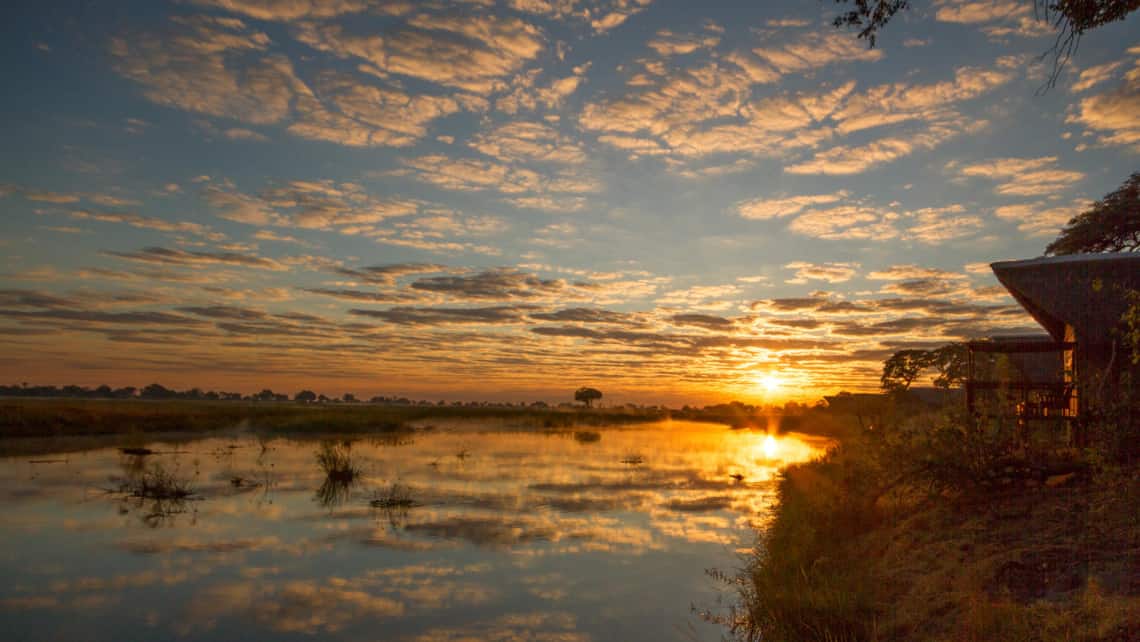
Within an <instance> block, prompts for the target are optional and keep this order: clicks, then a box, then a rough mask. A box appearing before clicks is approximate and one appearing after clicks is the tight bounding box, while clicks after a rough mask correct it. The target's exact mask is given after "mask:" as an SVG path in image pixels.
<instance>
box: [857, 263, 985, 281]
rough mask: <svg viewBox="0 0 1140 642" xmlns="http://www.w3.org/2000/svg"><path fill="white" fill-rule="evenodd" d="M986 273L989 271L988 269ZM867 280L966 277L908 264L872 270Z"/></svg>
mask: <svg viewBox="0 0 1140 642" xmlns="http://www.w3.org/2000/svg"><path fill="white" fill-rule="evenodd" d="M986 271H987V272H988V271H989V268H988V267H987V269H986ZM867 278H868V279H871V280H873V281H907V280H912V279H962V278H965V276H964V275H962V274H960V273H958V272H950V271H948V270H943V269H940V268H931V267H922V266H918V265H914V264H913V263H908V264H901V265H892V266H890V267H888V268H886V269H883V270H872V271H871V272H868V273H867Z"/></svg>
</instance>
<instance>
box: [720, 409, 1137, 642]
mask: <svg viewBox="0 0 1140 642" xmlns="http://www.w3.org/2000/svg"><path fill="white" fill-rule="evenodd" d="M918 421H919V422H920V423H921V422H926V423H927V424H929V426H934V425H936V424H937V422H938V421H939V419H937V418H932V417H925V418H921V419H919V420H918ZM929 432H931V433H934V432H937V430H936V429H935V428H933V427H930V430H929ZM900 434H901V435H904V436H897V435H882V434H876V435H866V436H864V437H852V438H849V439H847V440H845V441H844V442H843V443H842V444H841V445H840V447H838V448H837V449H835V450H833V451H832V452H830V453H829V454H828V455H827V456H825V457H823V458H821V459H820V460H818V461H816V462H812V463H808V464H804V465H799V466H794V467H790V468H789V469H787V470H786V471H785V473H784V475H783V477H782V479H781V481H780V483H779V491H778V492H779V505H778V508H777V509H776V512H775V515H774V517H773V518H772V520H771V522H770V523H769V524H768V526H767V528H766V530H765V531H764V533H763V535H762V537H761V538H760V540H759V541H758V543H757V547H756V549H755V552H754V553H753V554H752V556H751V557H750V559H749V561H748V565H747V568H746V569H744V571H743V572H742V573H741V574H740V575H738V576H734V577H728V578H724V579H726V581H728V582H730V583H731V584H732V585H733V586H735V587H736V589H737V590H738V591H739V593H740V595H739V597H740V599H739V601H738V603H737V604H736V605H735V606H734V607H733V608H732V609H731V610H730V611H729V612H728V614H727V615H725V616H718V617H714V618H712V619H714V620H716V621H719V622H721V623H723V624H724V625H726V626H727V628H728V629H729V631H730V633H731V634H732V635H733V636H734V637H736V638H737V639H742V640H761V639H762V640H764V641H765V642H768V641H774V642H779V641H783V640H788V641H790V640H797V641H798V640H804V641H811V640H820V641H838V640H852V641H863V640H867V641H872V640H933V641H947V642H949V641H958V640H1019V641H1021V640H1025V641H1036V640H1041V641H1046V640H1088V641H1093V640H1097V641H1101V640H1103V641H1106V642H1107V641H1109V640H1134V639H1140V576H1138V575H1137V569H1140V512H1138V511H1137V510H1136V506H1140V475H1137V472H1138V471H1137V469H1136V468H1135V466H1101V467H1099V468H1096V469H1095V470H1094V471H1092V472H1083V473H1078V474H1075V475H1069V476H1068V477H1065V476H1062V475H1055V476H1054V477H1050V478H1049V479H1050V480H1053V481H1058V482H1059V483H1041V481H1040V480H1039V479H1036V478H1033V477H1018V474H1019V471H1018V469H1017V468H1016V467H1013V466H1008V465H1006V464H1005V463H1001V464H1000V466H999V468H1000V472H1001V473H1002V475H1007V477H1002V478H1001V481H1000V483H999V484H997V487H995V486H994V485H993V484H983V483H979V482H978V480H985V479H990V478H991V477H992V475H990V474H988V471H987V470H986V469H985V468H984V467H983V466H981V465H980V464H979V462H982V463H985V462H991V461H993V462H1003V461H1004V459H1003V458H1004V455H1003V454H1002V453H1001V452H990V453H988V454H986V453H979V452H977V451H976V450H977V449H979V448H980V449H982V450H985V449H991V451H992V449H994V448H997V446H995V445H993V444H992V443H990V442H988V441H986V442H977V443H973V442H969V437H968V436H967V437H964V438H963V439H966V443H972V445H971V448H960V449H956V450H949V451H948V450H945V449H944V448H943V445H942V443H941V441H940V440H941V439H943V438H944V436H943V437H938V438H935V439H930V440H927V439H926V438H925V437H924V436H922V435H917V436H916V435H911V436H909V437H907V436H905V433H900ZM979 444H982V445H979ZM975 447H977V448H975ZM999 455H1002V456H999ZM1094 459H1095V457H1094ZM947 471H953V475H956V477H955V476H950V473H948V472H947ZM900 472H901V473H902V474H901V475H900Z"/></svg>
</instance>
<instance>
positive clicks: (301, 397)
mask: <svg viewBox="0 0 1140 642" xmlns="http://www.w3.org/2000/svg"><path fill="white" fill-rule="evenodd" d="M316 400H317V393H315V392H313V391H312V390H302V391H301V392H298V393H297V394H295V395H293V401H301V402H305V403H312V402H314V401H316Z"/></svg>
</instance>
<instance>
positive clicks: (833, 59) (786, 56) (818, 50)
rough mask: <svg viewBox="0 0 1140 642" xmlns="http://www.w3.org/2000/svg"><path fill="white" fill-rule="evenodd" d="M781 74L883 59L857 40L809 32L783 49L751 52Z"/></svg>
mask: <svg viewBox="0 0 1140 642" xmlns="http://www.w3.org/2000/svg"><path fill="white" fill-rule="evenodd" d="M752 53H754V54H756V56H757V57H758V58H760V59H761V60H763V61H764V62H766V63H768V65H770V66H771V67H772V68H773V69H775V70H776V71H777V72H779V73H780V74H790V73H799V72H805V71H812V70H814V69H819V68H820V67H825V66H827V65H831V64H835V63H839V62H872V61H876V60H881V59H882V58H883V51H882V50H881V49H868V48H867V47H866V46H864V45H863V43H862V42H860V41H859V40H858V39H856V38H854V37H852V36H850V35H848V34H845V33H840V32H836V31H829V32H825V33H811V34H807V35H805V36H803V37H802V38H801V39H800V40H798V41H796V42H792V43H789V44H787V45H784V46H782V47H772V48H763V47H758V48H756V49H753V50H752Z"/></svg>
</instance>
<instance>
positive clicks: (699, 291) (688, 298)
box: [657, 284, 740, 310]
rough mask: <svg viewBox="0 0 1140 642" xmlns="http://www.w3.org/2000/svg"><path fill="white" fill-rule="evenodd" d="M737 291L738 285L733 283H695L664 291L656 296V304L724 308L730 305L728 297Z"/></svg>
mask: <svg viewBox="0 0 1140 642" xmlns="http://www.w3.org/2000/svg"><path fill="white" fill-rule="evenodd" d="M739 292H740V286H738V285H734V284H728V285H695V286H693V287H690V288H685V289H683V290H672V291H669V292H665V293H664V294H662V295H661V296H660V297H658V298H657V304H658V305H661V306H676V307H682V308H695V309H704V310H725V309H728V308H729V307H730V305H731V301H729V300H728V298H729V297H735V296H736V295H737V294H738V293H739Z"/></svg>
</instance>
